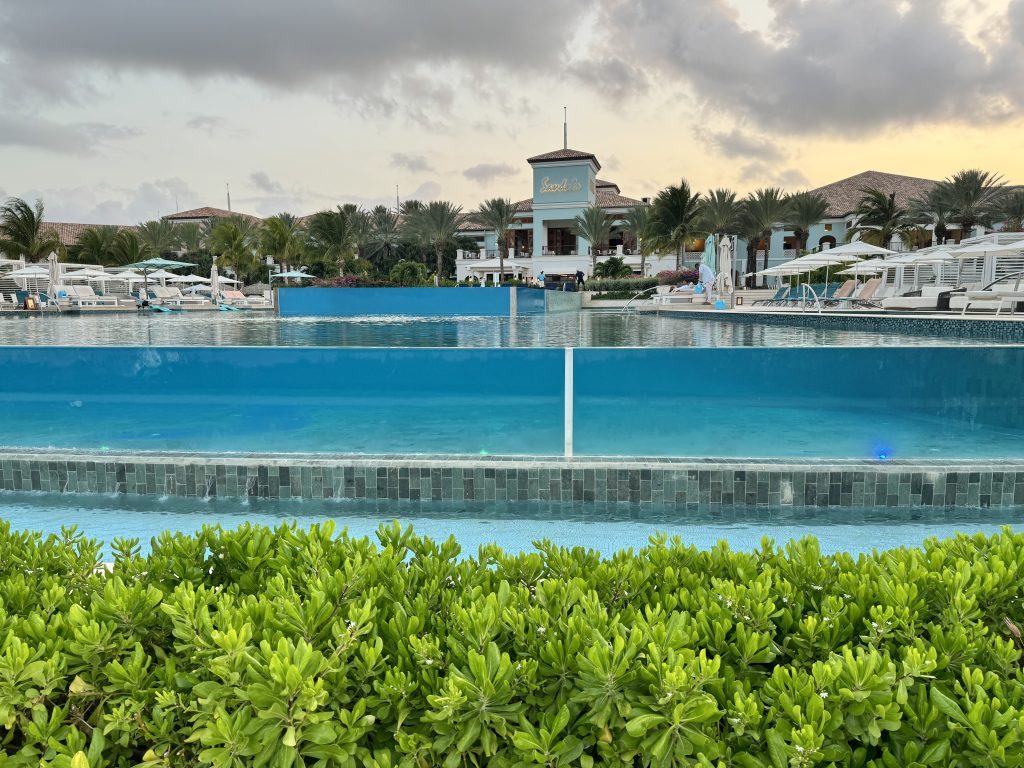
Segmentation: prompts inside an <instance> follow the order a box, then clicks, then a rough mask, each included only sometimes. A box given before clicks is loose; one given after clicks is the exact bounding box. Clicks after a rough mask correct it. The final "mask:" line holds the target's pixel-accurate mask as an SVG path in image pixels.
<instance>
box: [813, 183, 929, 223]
mask: <svg viewBox="0 0 1024 768" xmlns="http://www.w3.org/2000/svg"><path fill="white" fill-rule="evenodd" d="M936 184H938V182H937V181H932V180H931V179H919V178H917V177H915V176H900V175H898V174H895V173H882V172H881V171H864V172H863V173H858V174H857V175H856V176H851V177H850V178H848V179H842V180H840V181H834V182H832V183H831V184H826V185H825V186H823V187H818V188H817V189H814V190H811V191H812V192H817V193H819V194H820V195H821V196H822V197H824V198H825V200H826V201H827V202H828V215H829V216H830V217H833V218H840V217H843V216H847V215H849V214H851V213H853V211H854V209H856V207H857V204H858V203H859V202H860V200H861V198H862V197H863V196H864V190H865V189H877V190H879V191H880V192H882V193H884V194H886V195H891V194H893V193H895V195H896V202H897V203H899V204H900V205H903V206H905V205H907V203H909V202H910V201H911V200H912V199H913V198H915V197H920V196H921V195H923V194H924V193H926V192H927V191H928V190H929V189H931V188H932V187H934V186H935V185H936Z"/></svg>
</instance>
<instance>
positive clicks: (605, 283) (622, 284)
mask: <svg viewBox="0 0 1024 768" xmlns="http://www.w3.org/2000/svg"><path fill="white" fill-rule="evenodd" d="M657 284H658V279H657V278H656V277H609V278H596V277H595V278H591V279H590V280H587V283H586V286H587V287H586V290H588V291H592V292H594V293H603V292H605V291H633V293H634V294H636V293H639V292H640V291H643V290H646V289H648V288H653V287H654V286H656V285H657Z"/></svg>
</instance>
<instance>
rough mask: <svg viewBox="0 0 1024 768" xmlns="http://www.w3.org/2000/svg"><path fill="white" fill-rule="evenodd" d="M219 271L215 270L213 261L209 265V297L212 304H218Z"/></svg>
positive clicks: (215, 263) (215, 264) (215, 266)
mask: <svg viewBox="0 0 1024 768" xmlns="http://www.w3.org/2000/svg"><path fill="white" fill-rule="evenodd" d="M220 282H221V277H220V273H219V272H218V271H217V262H216V261H214V262H213V266H211V267H210V298H212V299H213V303H214V304H220Z"/></svg>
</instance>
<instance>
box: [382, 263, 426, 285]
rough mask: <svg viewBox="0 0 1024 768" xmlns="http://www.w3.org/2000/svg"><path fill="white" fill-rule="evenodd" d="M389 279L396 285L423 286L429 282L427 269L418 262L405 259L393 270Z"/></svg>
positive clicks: (389, 274)
mask: <svg viewBox="0 0 1024 768" xmlns="http://www.w3.org/2000/svg"><path fill="white" fill-rule="evenodd" d="M388 279H389V280H390V281H391V282H392V283H394V284H395V285H423V284H424V283H425V282H426V281H427V268H426V267H425V266H423V265H422V264H420V263H419V262H418V261H406V260H405V259H403V260H402V261H399V262H398V263H397V264H395V266H393V267H392V268H391V271H390V272H389V273H388Z"/></svg>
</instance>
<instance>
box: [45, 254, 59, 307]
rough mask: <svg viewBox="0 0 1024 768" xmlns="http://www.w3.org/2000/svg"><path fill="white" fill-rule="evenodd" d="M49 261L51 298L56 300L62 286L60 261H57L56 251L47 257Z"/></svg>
mask: <svg viewBox="0 0 1024 768" xmlns="http://www.w3.org/2000/svg"><path fill="white" fill-rule="evenodd" d="M46 260H47V261H48V262H49V267H50V268H49V269H48V270H47V272H48V274H49V278H50V299H51V300H56V298H57V290H58V288H59V287H60V262H58V261H57V254H56V252H54V253H51V254H50V255H49V256H47V257H46Z"/></svg>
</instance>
